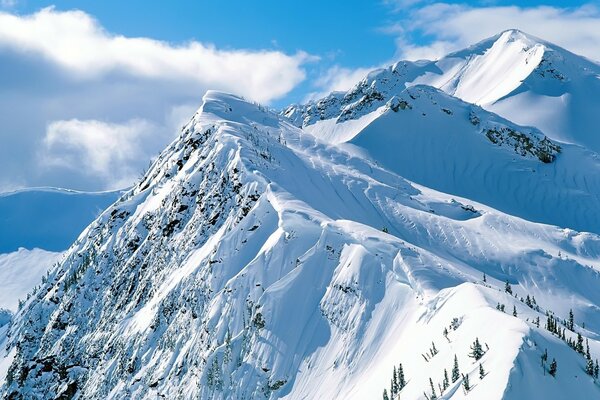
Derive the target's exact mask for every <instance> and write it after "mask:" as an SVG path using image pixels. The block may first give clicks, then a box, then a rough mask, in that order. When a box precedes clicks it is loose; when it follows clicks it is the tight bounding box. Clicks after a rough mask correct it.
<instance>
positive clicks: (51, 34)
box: [0, 0, 315, 191]
mask: <svg viewBox="0 0 600 400" xmlns="http://www.w3.org/2000/svg"><path fill="white" fill-rule="evenodd" d="M1 1H4V3H0V4H7V3H6V2H7V1H9V0H0V2H1ZM314 60H315V57H312V56H309V55H307V54H306V53H303V52H297V53H296V54H286V53H284V52H282V51H278V50H244V49H226V50H223V49H219V48H216V47H215V46H212V45H210V44H206V43H200V42H198V41H191V42H188V43H184V44H180V45H175V44H172V43H167V42H163V41H158V40H154V39H150V38H131V37H124V36H120V35H116V34H113V33H111V32H108V31H107V30H106V29H104V28H103V27H102V26H101V25H100V23H99V22H98V21H97V20H95V19H94V18H93V17H92V16H90V15H89V14H86V13H84V12H81V11H66V12H64V11H58V10H56V9H54V8H46V9H43V10H41V11H38V12H36V13H33V14H31V15H17V14H14V13H10V12H6V11H4V12H3V11H0V121H2V124H0V166H1V167H2V173H0V191H3V190H7V189H13V188H15V187H22V186H39V185H43V186H62V187H69V188H74V189H82V190H100V189H107V188H114V187H116V186H119V185H120V186H127V185H130V184H132V183H133V182H134V180H135V179H136V178H137V177H138V174H139V172H140V171H141V170H142V169H143V168H144V167H146V166H147V164H148V161H149V160H150V158H151V157H152V156H154V155H156V154H157V153H158V152H159V151H160V150H162V149H163V148H164V146H166V145H167V144H168V143H169V142H170V141H171V140H173V138H174V136H175V135H176V134H177V133H178V129H179V128H180V127H181V126H182V124H183V123H185V122H186V121H187V120H188V119H189V118H190V117H191V116H192V114H193V112H194V111H195V110H196V109H197V108H198V106H199V105H200V102H201V98H202V95H203V94H204V92H205V91H206V90H207V89H218V90H224V91H228V92H232V93H236V94H239V95H243V96H245V97H246V98H249V99H252V100H256V101H259V102H261V103H266V104H269V103H270V102H272V101H274V100H276V99H278V98H281V97H282V96H285V95H286V94H287V93H288V92H289V91H290V90H292V89H293V88H295V87H296V86H297V85H298V84H299V82H301V81H302V80H303V79H305V68H304V64H305V63H309V62H313V61H314ZM123 121H125V122H123Z"/></svg>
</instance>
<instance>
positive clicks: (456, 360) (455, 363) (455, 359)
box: [452, 354, 460, 383]
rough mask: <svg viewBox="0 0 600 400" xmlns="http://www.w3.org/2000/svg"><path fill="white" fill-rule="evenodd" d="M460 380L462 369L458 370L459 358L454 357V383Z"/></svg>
mask: <svg viewBox="0 0 600 400" xmlns="http://www.w3.org/2000/svg"><path fill="white" fill-rule="evenodd" d="M459 379H460V369H459V368H458V358H457V357H456V354H455V355H454V366H453V367H452V383H454V382H456V381H457V380H459Z"/></svg>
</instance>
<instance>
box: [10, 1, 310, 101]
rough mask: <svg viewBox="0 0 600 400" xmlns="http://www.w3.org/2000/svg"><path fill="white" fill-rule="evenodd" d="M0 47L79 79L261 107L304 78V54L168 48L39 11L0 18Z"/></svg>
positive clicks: (82, 16)
mask: <svg viewBox="0 0 600 400" xmlns="http://www.w3.org/2000/svg"><path fill="white" fill-rule="evenodd" d="M0 46H2V47H4V48H10V49H13V50H15V51H18V52H22V53H28V54H38V55H40V56H43V57H45V58H47V59H48V60H51V61H52V62H55V63H56V64H58V65H59V66H61V67H63V68H65V69H68V70H69V71H70V72H72V73H74V74H76V76H77V77H79V78H81V79H93V78H97V77H98V76H99V75H103V74H107V73H110V72H113V71H123V72H125V73H129V74H133V75H136V76H141V77H146V78H152V79H165V80H185V81H188V82H196V83H198V84H203V85H212V86H213V87H215V88H220V89H225V90H229V91H235V92H237V93H239V94H242V95H244V96H248V97H250V98H252V99H255V100H257V101H261V102H269V101H270V100H273V99H275V98H278V97H281V96H282V95H284V94H286V93H287V92H289V91H290V90H291V89H292V88H293V87H294V86H295V85H296V84H298V83H299V82H300V81H302V80H303V79H304V77H305V74H304V71H303V69H302V68H301V64H302V63H303V62H304V61H306V60H307V58H308V56H307V55H306V54H305V53H302V52H300V53H298V54H295V55H292V56H290V55H287V54H284V53H282V52H279V51H246V50H219V49H216V48H215V47H214V46H210V45H205V44H202V43H199V42H190V43H188V44H185V45H181V46H173V45H171V44H169V43H166V42H161V41H158V40H152V39H148V38H129V37H124V36H119V35H112V34H110V33H108V32H106V31H105V30H104V29H103V28H102V27H101V26H100V25H99V23H98V22H97V21H96V20H95V19H93V18H92V17H91V16H90V15H88V14H86V13H84V12H82V11H66V12H58V11H56V10H54V9H53V8H51V7H50V8H45V9H42V10H41V11H39V12H37V13H35V14H33V15H29V16H19V15H14V14H10V13H0Z"/></svg>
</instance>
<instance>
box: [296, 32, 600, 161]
mask: <svg viewBox="0 0 600 400" xmlns="http://www.w3.org/2000/svg"><path fill="white" fill-rule="evenodd" d="M417 84H425V85H429V86H434V87H437V88H439V89H441V90H443V91H445V92H447V93H448V94H451V95H453V96H455V97H459V98H461V99H462V100H464V101H466V102H469V103H473V104H478V105H481V106H482V107H483V108H485V109H487V110H490V111H493V112H495V113H498V114H499V115H502V116H503V117H505V118H508V119H509V120H511V121H513V122H516V123H519V124H522V125H531V126H535V127H537V128H539V129H541V130H542V131H543V132H544V133H545V134H547V135H548V136H549V137H550V138H553V139H557V140H560V141H564V142H569V143H573V144H579V145H582V146H583V147H586V148H589V149H590V150H593V151H596V152H598V151H600V135H599V134H598V133H597V129H596V127H598V126H600V115H599V114H598V112H597V110H598V109H599V108H600V96H598V93H600V65H599V64H597V63H595V62H592V61H589V60H587V59H585V58H583V57H580V56H577V55H575V54H573V53H571V52H569V51H567V50H565V49H563V48H561V47H559V46H556V45H554V44H551V43H548V42H546V41H544V40H541V39H538V38H536V37H533V36H530V35H527V34H525V33H523V32H520V31H517V30H509V31H506V32H503V33H501V34H499V35H496V36H494V37H492V38H489V39H486V40H484V41H482V42H480V43H478V44H476V45H474V46H471V47H469V48H467V49H465V50H462V51H459V52H456V53H452V54H449V55H447V56H445V57H443V58H441V59H440V60H437V61H419V62H408V61H401V62H398V63H396V64H394V65H393V66H391V67H389V68H386V69H381V70H377V71H373V72H372V73H370V74H369V75H368V76H367V77H365V79H363V80H362V81H361V82H359V83H358V84H357V85H356V86H355V87H354V88H352V89H351V90H349V91H348V92H347V93H339V92H338V93H333V94H331V95H329V96H327V97H325V98H324V99H321V100H318V101H316V102H312V103H309V104H307V105H303V106H292V107H290V108H288V109H287V110H286V111H285V115H287V116H288V117H289V118H290V119H291V120H292V121H293V122H294V123H295V124H296V125H297V126H308V125H313V124H317V125H318V124H326V125H328V127H327V128H326V130H330V129H331V127H332V126H335V125H333V124H331V123H330V122H328V120H329V121H331V120H334V123H336V124H339V123H342V122H345V121H349V120H354V121H355V122H354V123H353V124H349V125H348V127H349V128H350V129H352V130H353V131H354V132H356V130H357V129H358V130H359V129H360V128H361V127H362V126H364V124H357V123H356V122H357V121H356V120H359V119H363V121H364V122H369V120H370V119H369V118H368V117H366V115H367V114H368V113H370V112H372V111H375V110H376V109H377V108H378V107H381V106H383V105H384V104H385V103H386V102H387V101H388V100H389V99H390V98H391V97H392V96H393V95H398V94H399V93H400V92H401V91H402V90H404V88H405V87H407V86H412V85H417ZM322 120H324V122H322V123H319V122H318V121H322ZM355 126H356V127H355ZM336 129H337V130H338V131H344V130H346V129H345V128H342V127H336Z"/></svg>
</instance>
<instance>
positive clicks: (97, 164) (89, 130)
mask: <svg viewBox="0 0 600 400" xmlns="http://www.w3.org/2000/svg"><path fill="white" fill-rule="evenodd" d="M158 131H159V128H158V127H157V126H156V125H154V124H153V123H151V122H149V121H146V120H141V119H133V120H130V121H127V122H125V123H123V124H115V123H107V122H103V121H97V120H85V121H82V120H78V119H71V120H67V121H54V122H52V123H50V124H49V125H48V128H47V130H46V135H45V137H44V148H43V149H42V154H41V156H42V158H41V160H42V164H44V165H45V166H47V167H59V168H64V169H69V170H75V171H83V172H84V173H85V174H87V175H88V176H91V177H95V178H96V179H100V180H102V182H103V183H104V187H105V188H107V189H118V188H122V187H124V186H127V185H129V184H131V182H132V181H133V180H134V179H135V178H136V177H138V176H139V173H140V172H141V170H140V169H138V168H139V166H138V163H137V160H140V159H143V160H149V159H150V157H151V156H152V150H156V148H155V147H156V144H157V142H160V141H161V140H160V139H159V138H160V136H159V135H157V132H158Z"/></svg>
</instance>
